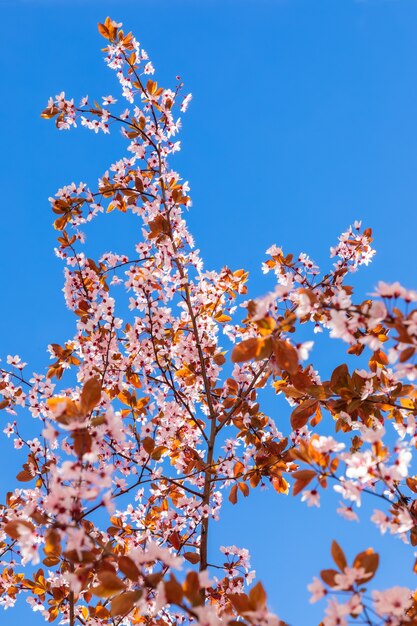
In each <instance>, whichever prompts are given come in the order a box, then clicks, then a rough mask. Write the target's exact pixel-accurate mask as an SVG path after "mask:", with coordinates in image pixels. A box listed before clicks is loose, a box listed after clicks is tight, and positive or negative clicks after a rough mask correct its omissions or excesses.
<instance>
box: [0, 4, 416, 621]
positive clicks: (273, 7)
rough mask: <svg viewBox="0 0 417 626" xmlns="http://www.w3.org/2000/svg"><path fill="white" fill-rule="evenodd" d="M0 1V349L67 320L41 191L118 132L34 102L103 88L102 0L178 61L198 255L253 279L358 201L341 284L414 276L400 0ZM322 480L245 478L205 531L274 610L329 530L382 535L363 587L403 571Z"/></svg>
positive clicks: (54, 336)
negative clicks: (370, 241)
mask: <svg viewBox="0 0 417 626" xmlns="http://www.w3.org/2000/svg"><path fill="white" fill-rule="evenodd" d="M0 13H1V16H2V37H1V54H0V67H1V76H2V85H3V96H2V98H1V101H0V124H1V129H0V132H1V139H2V153H1V157H0V158H1V161H2V162H1V169H0V176H1V190H2V197H3V201H2V221H1V229H0V266H1V268H2V275H3V280H2V306H1V308H0V352H1V353H2V355H6V354H10V353H11V354H15V353H19V354H21V356H22V357H23V358H24V360H25V361H29V362H30V363H31V365H33V368H34V369H42V368H43V367H44V365H45V362H46V360H47V356H46V353H45V348H46V346H47V344H48V343H51V342H60V341H64V340H65V339H66V338H67V337H69V336H71V334H72V331H73V327H72V318H71V316H70V315H69V313H68V312H67V311H66V310H65V305H64V301H63V296H62V293H61V291H60V290H61V287H62V270H63V268H62V265H61V263H60V262H59V261H58V260H57V259H56V258H55V257H54V254H53V246H54V240H55V235H56V233H55V232H54V231H53V229H52V227H51V222H52V215H51V212H50V209H49V205H48V201H47V198H48V196H51V195H53V194H54V193H55V191H56V189H57V188H58V187H60V186H62V185H64V184H66V183H69V182H71V181H73V180H74V181H79V180H84V181H86V182H88V183H90V184H92V185H94V183H95V181H96V179H97V177H98V176H99V175H100V174H101V173H102V172H103V171H104V170H105V169H106V167H107V166H108V165H109V164H110V163H111V161H112V160H113V159H114V158H118V157H119V156H120V154H121V153H120V146H121V144H120V141H119V140H118V139H117V138H116V137H112V138H108V137H96V136H93V135H92V134H91V133H88V132H87V131H85V130H84V129H79V130H78V131H76V132H71V133H62V132H61V133H59V132H57V131H56V130H55V128H54V126H53V124H52V123H46V122H45V121H43V120H41V118H40V117H39V112H40V111H41V110H42V108H44V106H45V103H46V101H47V98H48V96H49V95H50V94H56V93H59V92H60V91H61V90H62V89H65V91H66V92H67V93H68V94H71V95H73V96H74V97H75V98H76V99H77V100H78V98H79V97H81V96H83V95H85V94H87V93H88V94H89V95H90V97H99V96H101V95H105V94H108V93H112V94H113V95H115V96H116V97H117V96H118V91H117V85H116V82H115V79H114V77H113V75H112V73H111V72H110V71H109V70H108V69H107V68H106V67H105V65H104V63H103V61H102V55H101V52H100V48H101V47H102V46H103V40H102V39H101V38H100V37H99V36H98V34H97V28H96V24H97V22H98V21H102V20H103V19H104V18H105V17H106V15H107V14H110V15H111V17H113V18H114V19H116V20H117V21H123V22H124V24H125V26H126V28H127V29H128V30H133V31H134V32H135V34H136V35H137V37H138V39H139V40H140V41H141V43H142V44H143V45H144V47H145V48H146V49H147V50H148V52H149V54H150V55H151V58H152V59H153V61H154V64H155V66H156V69H157V76H158V80H160V82H161V83H162V84H164V85H166V86H168V85H170V84H171V83H173V82H174V80H175V76H176V75H177V74H181V76H182V78H183V80H184V82H185V83H186V85H187V88H188V89H189V90H190V91H192V92H193V95H194V99H193V101H192V104H191V106H190V109H189V111H188V112H187V114H186V115H185V116H184V118H183V132H182V136H181V139H182V144H183V151H182V152H181V153H180V155H179V156H178V157H177V158H176V160H175V162H174V166H175V167H176V168H177V169H178V170H179V171H180V172H181V173H182V175H183V176H184V178H186V179H188V180H189V181H190V183H191V191H192V197H193V202H194V207H193V209H192V211H191V213H190V216H189V221H190V225H191V229H192V232H193V233H194V235H195V237H196V242H197V245H198V247H199V248H200V249H201V250H202V252H203V256H204V258H205V262H206V266H207V267H215V268H219V267H220V266H221V265H223V264H228V265H230V266H231V267H233V268H238V267H246V268H247V269H250V270H251V271H252V281H251V283H250V286H251V289H252V293H253V294H261V293H263V292H265V291H266V290H267V289H268V288H269V286H270V283H269V282H267V281H266V280H265V279H264V278H262V274H261V272H260V269H259V268H260V263H261V260H262V259H263V255H264V251H265V249H266V248H267V247H268V246H269V245H271V244H272V243H274V242H275V243H277V244H278V245H282V246H283V247H284V249H285V250H288V251H293V252H298V251H300V250H302V251H305V252H308V253H310V254H311V256H312V257H313V258H314V259H315V260H317V261H318V262H319V263H321V264H322V265H323V266H324V267H325V264H326V260H327V257H328V249H329V246H330V245H332V244H333V243H334V242H335V241H336V238H337V235H338V234H339V233H340V232H341V231H342V230H344V229H345V228H346V226H347V225H348V224H350V223H351V222H352V221H353V220H354V219H356V218H358V219H362V220H363V221H364V223H365V224H366V225H367V226H372V227H373V228H374V232H375V245H376V248H377V256H376V258H375V261H374V263H373V264H372V266H371V267H370V268H367V269H365V270H363V271H362V272H361V274H360V275H359V276H357V277H355V283H356V285H357V286H358V290H359V292H360V293H361V294H362V295H364V294H366V293H369V292H370V291H372V288H373V286H374V285H375V283H376V282H377V280H379V279H383V280H386V281H391V280H396V279H399V280H401V281H402V282H403V283H404V284H405V285H407V286H409V287H414V288H416V287H417V277H416V272H415V242H416V234H417V233H416V229H417V217H416V207H417V176H416V172H417V2H416V0H398V1H395V0H393V1H389V0H386V1H383V0H380V1H378V0H363V1H355V0H235V1H232V0H229V1H228V0H218V1H217V0H194V1H192V0H189V1H182V0H165V1H162V0H160V1H159V0H152V1H149V2H146V1H144V0H131V1H130V2H129V1H124V0H107V1H106V0H100V1H97V2H96V1H94V0H83V1H81V0H79V1H77V0H68V1H66V0H50V1H48V0H44V1H42V0H26V1H24V0H0ZM109 217H111V216H109ZM105 222H106V225H105V226H103V228H102V231H101V232H100V237H99V239H98V240H96V241H95V242H94V244H93V245H94V246H96V249H97V250H98V251H99V250H101V251H104V250H108V249H112V250H115V251H123V243H124V240H126V238H127V237H128V235H127V234H126V233H124V232H123V231H122V230H117V229H115V228H114V227H112V222H111V219H109V220H108V221H107V220H105ZM315 354H316V355H317V358H318V359H319V360H320V361H321V363H322V368H323V371H325V372H326V371H329V369H330V368H331V366H332V364H333V363H334V362H335V360H336V359H337V357H338V355H342V354H343V346H340V347H337V346H336V347H335V348H329V346H328V344H327V343H326V342H325V344H324V347H323V348H320V347H318V349H317V351H316V353H315ZM268 410H269V411H270V413H271V414H273V415H274V416H276V419H277V421H278V422H279V420H280V419H281V420H285V419H286V418H287V415H288V411H287V410H286V409H285V408H283V405H282V404H276V405H274V402H273V401H268ZM0 417H1V419H2V420H3V421H2V423H3V422H6V421H8V418H7V416H6V415H5V414H3V415H2V416H0ZM1 428H2V427H1ZM0 451H1V455H0V472H1V473H2V476H3V477H7V476H11V477H14V475H15V473H16V471H17V467H18V466H17V462H16V460H15V456H14V451H13V449H12V448H11V447H7V441H4V440H1V441H0ZM329 496H330V498H329V501H328V503H327V504H325V503H323V507H322V509H321V510H320V511H319V510H316V509H315V510H311V509H307V507H306V506H305V505H304V504H301V503H300V502H299V500H298V499H294V498H285V497H284V496H280V497H278V496H277V495H276V494H275V493H273V492H272V491H271V492H266V493H259V494H257V495H253V494H251V496H250V498H249V499H248V500H246V501H245V502H244V503H242V505H241V506H240V505H239V506H238V507H235V508H232V507H231V506H230V507H229V506H226V507H225V510H224V512H223V517H222V521H221V522H220V523H219V524H218V525H217V528H216V531H215V536H214V537H213V547H214V546H215V545H216V544H218V543H223V544H228V543H235V544H237V545H241V546H247V547H249V548H250V549H251V551H252V553H253V565H254V566H255V568H256V570H257V572H258V575H259V577H260V578H261V579H262V580H263V581H264V582H265V584H266V587H267V590H268V593H269V598H270V602H271V605H272V607H273V608H274V609H275V610H276V611H277V612H278V613H279V615H280V616H281V617H282V618H283V619H286V620H288V622H289V623H290V624H292V625H293V626H314V625H315V624H317V623H318V622H319V621H320V617H321V615H322V613H321V610H322V607H321V606H318V605H313V606H311V605H309V604H308V602H307V598H308V593H307V591H306V589H305V586H306V585H307V583H308V582H310V581H311V579H312V577H313V575H314V574H317V573H318V571H319V569H321V568H322V567H327V566H330V557H329V546H330V542H331V539H333V538H337V539H338V540H339V541H340V543H341V544H342V545H344V546H346V547H347V552H348V554H349V555H350V556H351V557H352V556H353V555H354V554H355V550H356V551H359V550H361V549H364V548H367V547H368V546H373V547H374V548H375V549H379V547H380V546H382V547H383V550H382V555H383V562H382V568H381V573H380V575H379V577H378V579H377V584H378V586H379V587H380V588H383V587H384V586H391V585H395V584H409V585H410V586H411V585H412V584H413V582H414V581H413V579H412V578H411V576H410V575H409V574H408V571H409V569H410V568H411V564H412V551H411V550H410V549H409V548H406V547H404V546H403V545H402V544H401V543H400V542H399V541H398V540H394V539H391V538H387V539H385V538H384V540H383V541H382V540H381V539H380V537H379V536H378V533H377V531H376V529H374V527H372V526H370V525H369V524H368V523H367V522H366V513H365V514H364V515H363V520H364V521H362V522H361V524H359V525H357V524H353V523H351V524H349V523H348V522H344V521H343V520H341V519H340V518H338V516H336V514H335V513H334V509H335V503H337V498H334V497H332V496H331V494H329ZM375 504H376V503H374V502H370V503H369V510H370V511H372V508H373V506H374V505H375ZM367 507H368V505H366V508H367ZM393 559H396V560H397V559H398V561H400V560H401V559H402V560H403V562H404V564H405V566H406V567H405V569H404V571H401V569H399V568H398V569H396V568H393V567H392V562H393ZM278 570H279V572H280V574H279V575H278V574H277V571H278ZM284 572H285V574H284ZM294 586H296V587H297V592H295V591H294ZM323 608H324V607H323ZM23 620H26V621H25V623H27V624H30V625H32V624H33V626H36V625H37V624H40V623H43V622H42V621H41V620H40V619H39V617H38V615H34V614H32V613H30V611H29V609H27V608H26V607H23V608H19V609H17V610H16V611H15V612H12V611H10V610H9V611H8V612H6V613H5V614H4V615H3V614H1V615H0V623H1V624H2V625H4V626H10V625H11V624H14V623H17V622H19V623H22V622H23Z"/></svg>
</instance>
